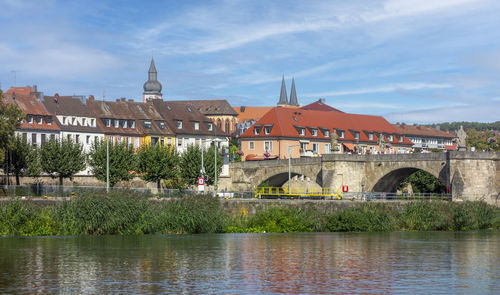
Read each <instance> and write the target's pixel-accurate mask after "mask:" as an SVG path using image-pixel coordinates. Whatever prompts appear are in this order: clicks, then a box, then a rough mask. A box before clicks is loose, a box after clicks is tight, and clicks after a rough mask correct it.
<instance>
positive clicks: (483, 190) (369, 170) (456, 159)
mask: <svg viewBox="0 0 500 295" xmlns="http://www.w3.org/2000/svg"><path fill="white" fill-rule="evenodd" d="M499 160H500V153H492V152H486V153H475V152H456V151H452V152H446V153H427V154H422V153H421V154H395V155H349V154H328V155H323V156H322V157H319V158H301V159H291V161H290V162H291V165H290V167H291V174H292V176H296V175H297V176H304V177H306V178H307V179H309V180H311V181H314V182H316V183H317V184H318V185H319V186H321V187H323V188H335V189H338V188H340V187H342V186H343V185H348V186H349V191H352V192H361V191H366V192H371V191H373V192H395V191H396V188H397V186H398V185H399V184H400V183H401V182H402V181H403V180H404V179H405V178H406V177H408V176H409V175H410V174H412V173H413V172H415V171H418V170H424V171H427V172H429V173H430V174H432V175H434V176H435V177H436V178H438V179H439V180H440V181H441V182H442V183H443V184H444V185H445V186H447V187H449V188H450V192H451V193H452V197H453V199H454V200H458V199H462V200H478V199H480V200H485V201H487V202H488V203H497V202H499V201H500V200H499V199H500V197H499V193H500V161H499ZM264 181H268V182H269V185H270V186H282V185H284V184H285V183H286V182H287V181H288V160H269V161H252V162H240V163H231V164H230V167H229V178H227V179H225V181H223V182H222V183H221V189H230V190H253V189H255V187H257V186H258V185H259V184H260V183H262V182H264Z"/></svg>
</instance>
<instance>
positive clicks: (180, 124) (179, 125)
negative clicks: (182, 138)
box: [176, 120, 182, 129]
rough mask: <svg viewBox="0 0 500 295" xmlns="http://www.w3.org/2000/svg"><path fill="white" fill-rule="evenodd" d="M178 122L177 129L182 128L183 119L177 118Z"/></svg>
mask: <svg viewBox="0 0 500 295" xmlns="http://www.w3.org/2000/svg"><path fill="white" fill-rule="evenodd" d="M176 124H177V129H182V121H181V120H177V122H176Z"/></svg>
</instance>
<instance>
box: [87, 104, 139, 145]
mask: <svg viewBox="0 0 500 295" xmlns="http://www.w3.org/2000/svg"><path fill="white" fill-rule="evenodd" d="M87 107H88V108H89V110H90V113H91V114H92V116H94V117H96V118H97V121H96V122H97V126H98V127H99V128H100V129H101V130H102V131H103V133H104V137H105V139H106V140H110V142H112V143H119V142H124V143H128V144H131V145H132V146H133V147H134V148H136V149H137V148H139V147H140V146H141V145H142V144H143V143H144V138H145V133H144V130H143V128H142V127H141V126H140V125H139V124H142V123H141V122H140V120H138V119H136V115H135V114H134V113H133V112H132V111H131V110H130V108H129V105H128V103H127V101H126V100H125V98H122V99H117V100H116V101H100V100H95V99H94V98H93V97H90V98H89V99H88V100H87Z"/></svg>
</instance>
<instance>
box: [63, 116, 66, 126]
mask: <svg viewBox="0 0 500 295" xmlns="http://www.w3.org/2000/svg"><path fill="white" fill-rule="evenodd" d="M62 123H63V125H66V117H63V120H62Z"/></svg>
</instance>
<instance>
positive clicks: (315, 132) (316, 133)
mask: <svg viewBox="0 0 500 295" xmlns="http://www.w3.org/2000/svg"><path fill="white" fill-rule="evenodd" d="M311 134H312V136H318V129H316V128H313V129H311Z"/></svg>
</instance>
